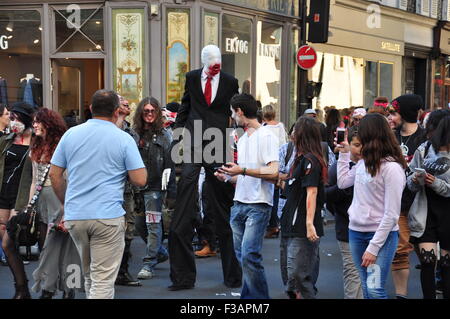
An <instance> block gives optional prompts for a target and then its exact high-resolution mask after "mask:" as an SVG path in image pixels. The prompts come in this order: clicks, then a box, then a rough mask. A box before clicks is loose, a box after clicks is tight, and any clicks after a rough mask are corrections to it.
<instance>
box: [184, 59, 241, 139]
mask: <svg viewBox="0 0 450 319" xmlns="http://www.w3.org/2000/svg"><path fill="white" fill-rule="evenodd" d="M202 70H203V68H201V69H197V70H193V71H190V72H188V73H186V85H185V91H184V95H183V98H182V100H181V107H180V109H179V110H178V114H177V119H176V123H175V128H180V127H184V128H185V129H187V130H189V132H190V133H191V141H192V144H191V145H192V146H194V145H197V143H198V141H196V142H197V143H195V144H194V121H201V124H202V125H201V126H202V130H201V134H202V136H203V133H204V131H205V130H206V129H208V128H218V129H219V130H221V131H222V133H223V135H224V141H223V142H224V143H226V136H225V130H226V128H227V127H229V121H230V116H231V111H230V99H231V98H232V97H233V95H235V94H237V93H239V91H238V89H239V84H238V80H237V79H236V78H235V77H233V76H232V75H229V74H227V73H224V72H222V71H221V72H220V79H219V87H218V89H217V94H216V97H215V99H214V100H213V102H212V103H211V105H210V106H208V104H207V103H206V100H205V96H204V94H203V90H202V82H201V75H202ZM197 123H198V122H197ZM195 129H196V130H197V131H199V129H200V128H199V127H198V126H197V127H196V128H195ZM197 134H198V133H197ZM208 143H210V141H203V143H202V146H203V147H204V146H205V145H206V144H208Z"/></svg>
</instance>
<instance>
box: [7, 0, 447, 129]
mask: <svg viewBox="0 0 450 319" xmlns="http://www.w3.org/2000/svg"><path fill="white" fill-rule="evenodd" d="M436 5H437V6H436ZM427 8H429V9H428V10H427ZM449 9H450V5H449V1H447V0H439V1H434V0H433V1H430V0H413V1H412V0H379V1H366V0H331V21H330V36H329V41H328V43H326V44H313V47H315V48H316V50H317V51H318V62H317V64H316V66H315V67H314V68H313V69H312V70H310V71H309V79H310V80H314V81H318V80H321V82H323V85H322V90H321V94H320V96H319V97H318V98H315V99H314V100H313V107H317V108H323V107H325V106H328V105H335V106H337V107H339V108H343V107H349V106H370V105H371V104H372V101H373V99H374V98H375V97H376V96H380V95H381V96H387V97H388V98H390V99H391V98H394V97H396V96H398V95H400V94H403V93H417V94H420V95H422V96H423V98H424V100H425V101H426V104H427V107H433V106H434V104H436V105H437V106H443V105H448V102H449V100H448V99H449V85H450V75H449V68H448V66H449V59H448V56H449V54H450V48H449V46H450V42H449V38H450V33H449V32H450V27H449V26H448V23H447V21H450V15H449ZM298 16H299V1H298V0H217V1H212V0H159V1H158V0H142V1H118V0H109V1H104V0H103V1H99V0H77V1H75V0H54V1H53V0H52V1H51V0H48V1H46V2H45V1H37V0H4V1H2V2H1V3H0V89H1V88H2V87H5V88H6V89H5V90H0V102H1V103H5V102H6V103H7V104H12V103H14V102H15V101H17V100H23V99H24V97H25V96H27V99H28V100H29V102H30V103H34V104H35V105H42V106H46V107H49V108H52V109H54V110H57V111H59V112H60V113H61V114H62V115H68V114H75V115H76V116H77V117H78V119H79V121H83V120H84V119H85V116H86V114H85V113H86V110H87V109H88V107H89V103H90V97H91V96H92V94H93V93H94V92H95V91H96V90H97V89H100V88H107V89H113V90H116V91H118V92H119V93H120V94H121V95H123V96H125V97H126V98H127V99H128V100H129V101H130V102H131V105H132V106H136V104H137V103H138V102H139V101H140V100H141V99H142V98H143V97H145V96H148V95H152V96H154V97H156V98H157V99H158V100H159V101H160V102H161V103H162V104H163V105H164V104H166V103H168V102H172V101H176V102H180V100H181V97H182V94H183V90H184V74H185V73H186V72H187V71H189V70H192V69H196V68H199V67H201V61H200V60H201V59H200V53H201V49H202V48H203V47H204V46H205V45H207V44H216V45H218V46H219V47H220V48H221V51H222V62H223V63H222V64H223V69H224V70H225V71H226V72H229V73H231V74H233V75H234V76H235V77H236V78H237V79H238V80H239V86H240V91H241V92H247V93H251V94H253V95H254V96H255V97H256V99H257V100H259V101H260V102H261V104H262V106H264V105H266V104H272V105H274V106H275V108H276V109H277V111H278V118H279V119H281V120H282V121H283V122H285V123H286V125H287V126H289V125H291V124H293V123H294V122H295V120H296V108H297V98H298V97H297V83H298V82H297V78H298V67H297V65H296V51H297V49H298V44H299V39H298V38H299V20H298ZM321 70H322V72H321ZM29 82H30V83H31V84H32V95H33V99H30V94H25V91H26V90H27V83H29ZM28 87H29V86H28Z"/></svg>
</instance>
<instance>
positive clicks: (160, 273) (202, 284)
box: [0, 224, 422, 299]
mask: <svg viewBox="0 0 450 319" xmlns="http://www.w3.org/2000/svg"><path fill="white" fill-rule="evenodd" d="M132 252H133V258H132V263H131V265H130V266H131V267H130V270H131V273H132V274H133V275H134V276H136V274H137V273H138V272H139V270H140V267H141V260H142V257H143V256H144V252H145V245H144V242H143V241H142V240H141V239H140V238H138V237H136V238H135V240H134V241H133V243H132ZM263 254H264V267H265V270H266V275H267V278H268V282H269V288H270V295H271V297H272V298H274V299H286V296H285V294H284V289H283V285H282V282H281V275H280V270H279V239H265V240H264V247H263ZM417 263H418V262H417V258H416V257H415V255H412V256H411V268H412V269H411V277H410V281H409V284H410V290H409V297H410V298H421V296H422V293H421V291H420V281H419V276H420V273H419V270H416V269H414V266H415V265H416V264H417ZM25 267H26V271H27V274H28V278H29V279H30V278H31V273H32V272H33V270H34V269H35V268H36V267H37V262H31V263H30V264H29V265H26V266H25ZM341 273H342V266H341V261H340V255H339V251H338V246H337V243H336V240H335V233H334V224H328V225H327V226H326V227H325V236H324V237H322V239H321V243H320V275H319V281H318V284H317V287H318V289H319V294H318V298H320V299H342V298H343V297H344V294H343V288H342V275H341ZM0 278H1V280H0V299H9V298H11V297H12V296H13V294H14V288H13V283H12V275H11V273H10V272H9V269H8V268H7V267H0ZM142 283H143V286H142V287H123V286H116V298H121V299H146V298H152V299H172V298H175V299H184V298H189V299H220V298H224V299H225V298H228V299H229V298H231V299H233V298H236V299H237V298H239V297H238V296H233V295H234V294H235V293H239V291H240V290H239V289H229V288H227V287H225V286H224V285H223V284H222V270H221V267H220V258H219V257H210V258H205V259H197V283H196V288H195V289H192V290H184V291H176V292H171V291H168V290H167V286H169V285H170V280H169V263H168V262H165V263H163V264H160V265H158V267H157V273H156V277H154V278H152V279H150V280H143V281H142ZM30 287H31V281H30ZM388 290H389V294H390V297H393V296H394V290H393V284H392V280H391V279H390V280H389V283H388ZM32 296H33V298H38V297H39V294H35V293H32ZM60 297H61V296H60V295H59V296H57V297H56V298H60ZM77 298H84V294H81V293H78V294H77Z"/></svg>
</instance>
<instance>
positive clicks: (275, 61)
mask: <svg viewBox="0 0 450 319" xmlns="http://www.w3.org/2000/svg"><path fill="white" fill-rule="evenodd" d="M282 29H283V28H282V27H281V26H280V25H278V24H274V23H268V22H264V21H259V22H258V30H257V32H258V51H257V58H256V61H257V62H256V99H257V100H259V101H261V104H262V106H265V105H267V104H272V105H273V106H274V107H275V109H276V110H277V116H279V115H280V89H281V85H280V73H281V72H280V71H281V34H282Z"/></svg>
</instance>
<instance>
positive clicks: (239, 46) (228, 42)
mask: <svg viewBox="0 0 450 319" xmlns="http://www.w3.org/2000/svg"><path fill="white" fill-rule="evenodd" d="M225 51H226V52H232V53H242V54H248V41H242V40H239V38H238V37H235V38H226V39H225Z"/></svg>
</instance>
